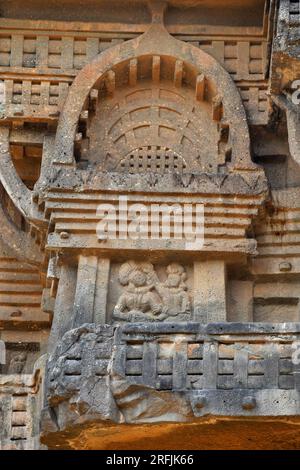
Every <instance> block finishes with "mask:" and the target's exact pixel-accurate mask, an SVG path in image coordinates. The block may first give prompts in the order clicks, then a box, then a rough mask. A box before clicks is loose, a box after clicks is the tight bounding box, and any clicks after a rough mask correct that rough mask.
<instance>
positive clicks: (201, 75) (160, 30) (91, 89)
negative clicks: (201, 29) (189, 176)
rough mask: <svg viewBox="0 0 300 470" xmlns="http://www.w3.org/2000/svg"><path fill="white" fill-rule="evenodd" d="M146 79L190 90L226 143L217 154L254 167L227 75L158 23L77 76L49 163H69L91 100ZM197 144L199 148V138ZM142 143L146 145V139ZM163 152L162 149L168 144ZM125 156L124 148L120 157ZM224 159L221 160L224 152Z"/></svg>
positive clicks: (244, 123)
mask: <svg viewBox="0 0 300 470" xmlns="http://www.w3.org/2000/svg"><path fill="white" fill-rule="evenodd" d="M146 79H148V80H149V81H150V82H151V83H152V86H153V83H156V84H157V86H158V85H159V84H161V83H163V81H164V80H167V81H169V83H172V87H173V89H174V90H175V89H177V91H178V90H180V89H181V90H184V88H185V89H187V88H189V89H190V91H191V90H192V93H193V100H194V103H195V104H196V105H197V103H203V104H204V103H206V105H208V104H209V106H210V111H209V112H210V119H211V121H212V122H215V123H217V124H218V125H217V126H216V128H217V129H218V132H219V134H220V137H219V142H221V146H222V143H224V142H225V143H228V145H227V147H226V145H225V147H226V149H225V150H223V153H224V152H225V153H226V152H229V153H230V158H229V159H228V160H227V161H228V162H229V164H230V166H231V168H232V169H245V170H246V169H250V170H251V169H254V168H256V165H255V164H254V163H253V162H252V161H251V155H250V139H249V131H248V125H247V118H246V114H245V109H244V107H243V104H242V101H241V97H240V95H239V93H238V91H237V89H236V86H235V84H234V83H233V81H232V79H231V77H230V75H229V74H228V73H227V72H226V71H225V70H224V68H223V67H222V66H221V65H220V64H219V63H218V62H217V61H216V60H215V59H214V58H213V57H211V56H210V55H209V54H207V53H205V52H204V51H202V50H200V49H198V48H196V47H194V46H191V45H190V44H186V43H183V42H181V41H179V40H176V39H174V38H173V37H171V36H170V35H169V34H168V33H167V31H166V30H165V28H164V27H163V26H162V25H160V24H152V25H151V26H150V28H149V30H148V31H147V32H146V33H144V34H143V35H142V36H140V37H138V38H136V39H133V40H130V41H128V42H125V43H122V44H120V45H117V46H115V47H114V48H112V49H109V50H107V51H105V52H103V53H102V54H100V55H99V56H97V57H96V58H95V59H94V60H93V61H92V62H91V63H89V64H87V65H86V66H85V67H84V68H83V69H82V71H81V72H80V73H79V74H78V75H77V77H76V79H75V81H74V83H73V85H72V87H71V89H70V92H69V95H68V97H67V100H66V103H65V105H64V108H63V110H62V113H61V116H60V119H59V124H58V129H57V134H56V140H55V151H54V155H53V159H52V163H54V164H55V165H74V164H75V141H76V135H78V132H79V131H78V129H79V123H80V119H82V115H83V112H84V111H86V110H88V109H91V108H93V106H95V105H94V102H95V101H97V99H99V103H101V100H105V99H106V98H107V97H108V98H111V97H113V96H114V95H115V94H117V93H118V91H119V90H122V89H124V90H128V89H129V88H131V89H132V88H133V87H136V86H138V85H139V82H142V81H143V80H146ZM125 93H126V92H125ZM191 102H192V101H190V103H191ZM98 106H99V104H98ZM189 111H191V110H189ZM125 114H126V113H125ZM183 118H184V116H183ZM195 121H196V119H195ZM181 123H182V121H181ZM165 127H168V126H165ZM177 127H179V126H177ZM211 132H214V130H211ZM224 135H225V139H224ZM196 141H197V139H196ZM217 141H218V139H217ZM108 144H109V141H107V140H106V142H103V140H101V145H107V146H108ZM198 144H199V147H201V145H202V143H201V142H199V143H198ZM156 145H158V147H160V146H161V144H159V143H158V144H154V147H156ZM146 146H147V147H149V144H148V143H147V144H146ZM150 146H151V145H150ZM152 150H153V149H152ZM133 151H135V152H139V151H143V147H141V145H137V146H136V147H134V146H133V147H132V148H129V149H128V153H127V157H128V158H130V152H133ZM165 151H166V152H167V151H168V145H166V150H165ZM172 155H173V157H174V155H175V157H176V158H177V155H178V151H177V150H176V149H175V150H174V149H173V154H172ZM125 156H126V152H125V154H123V157H122V158H123V159H124V158H125ZM224 158H225V160H226V156H225V157H224ZM178 159H179V160H180V165H181V166H183V167H184V165H185V162H184V156H183V155H180V154H179V155H178ZM112 160H113V164H112V165H111V166H112V167H114V166H116V165H117V164H118V163H119V161H117V160H116V158H115V156H114V155H113V156H112ZM221 160H222V159H221ZM124 164H125V165H126V164H128V162H127V163H126V162H125V163H124ZM191 170H192V171H193V168H191Z"/></svg>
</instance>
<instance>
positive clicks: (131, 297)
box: [107, 260, 194, 323]
mask: <svg viewBox="0 0 300 470" xmlns="http://www.w3.org/2000/svg"><path fill="white" fill-rule="evenodd" d="M193 277H194V275H193V266H190V265H189V266H187V265H183V264H180V263H177V262H170V263H168V264H151V263H149V262H143V261H134V260H130V261H126V262H124V263H112V265H111V269H110V279H109V289H108V301H107V320H108V322H109V323H110V322H113V321H118V320H120V319H121V318H124V321H146V320H147V318H149V319H150V320H151V319H152V320H153V321H154V319H156V321H174V322H176V321H191V320H192V313H193V297H194V295H193V289H194V287H193ZM114 312H115V313H116V315H114Z"/></svg>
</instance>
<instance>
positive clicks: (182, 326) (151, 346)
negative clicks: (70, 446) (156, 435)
mask: <svg viewBox="0 0 300 470" xmlns="http://www.w3.org/2000/svg"><path fill="white" fill-rule="evenodd" d="M299 337H300V329H299V325H298V324H284V325H279V324H263V323H260V324H256V325H253V324H249V323H248V324H238V323H232V324H225V323H223V324H222V323H219V324H208V325H206V326H205V325H200V324H199V323H165V324H160V323H148V324H145V323H131V324H125V325H123V326H119V327H116V328H114V327H112V326H109V325H102V326H100V325H99V326H95V325H93V324H86V325H83V326H82V327H80V328H77V329H74V330H71V331H69V332H67V333H66V334H65V336H64V337H63V339H62V341H61V342H60V343H59V344H58V346H57V349H56V351H55V352H54V353H53V354H52V356H51V357H50V360H49V361H48V382H47V399H48V409H47V408H46V409H45V410H44V421H43V423H44V424H43V440H44V442H46V441H47V436H49V435H53V433H56V432H61V431H63V430H66V429H68V428H69V426H70V425H72V426H74V425H75V424H79V423H80V424H81V426H84V427H86V426H89V423H90V424H91V423H93V422H95V421H107V420H108V421H111V422H119V423H122V422H126V423H137V422H140V423H144V422H162V421H178V422H187V421H193V420H195V419H196V418H199V417H201V416H207V415H212V416H289V415H295V414H297V413H299V409H300V408H299V407H300V395H299V387H300V367H299V365H297V363H298V361H297V360H295V358H296V356H297V350H296V349H295V348H296V346H297V343H296V342H297V341H298V340H299ZM50 416H52V417H53V416H55V419H49V417H50Z"/></svg>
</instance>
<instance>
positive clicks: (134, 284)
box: [113, 261, 162, 321]
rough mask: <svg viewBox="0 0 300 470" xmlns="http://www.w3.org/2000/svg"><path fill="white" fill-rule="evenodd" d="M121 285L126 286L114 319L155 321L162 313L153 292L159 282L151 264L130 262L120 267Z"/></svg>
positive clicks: (116, 307)
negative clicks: (156, 316)
mask: <svg viewBox="0 0 300 470" xmlns="http://www.w3.org/2000/svg"><path fill="white" fill-rule="evenodd" d="M119 281H120V284H121V285H123V286H125V292H124V293H123V294H121V296H120V297H119V300H118V302H117V305H116V306H115V309H114V313H113V318H114V319H116V320H122V321H145V320H155V315H158V314H159V313H160V312H161V311H162V306H161V305H160V303H159V302H158V301H157V298H156V296H155V293H154V292H153V290H154V288H155V284H156V283H157V282H158V279H157V276H156V273H155V271H154V269H153V265H152V264H151V263H137V262H135V261H128V262H126V263H124V264H122V266H121V267H120V270H119Z"/></svg>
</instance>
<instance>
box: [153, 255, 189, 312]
mask: <svg viewBox="0 0 300 470" xmlns="http://www.w3.org/2000/svg"><path fill="white" fill-rule="evenodd" d="M167 275H168V277H167V279H166V281H165V282H163V283H160V284H158V285H157V286H156V289H157V292H158V293H159V295H160V297H161V298H162V300H163V305H164V312H163V313H162V314H161V315H160V316H159V319H160V320H163V319H165V318H167V317H169V316H174V317H175V316H177V315H180V314H190V312H191V305H190V299H189V295H188V293H187V285H186V283H185V281H186V279H187V274H186V272H185V269H184V267H183V266H182V265H181V264H178V263H171V264H169V266H168V267H167Z"/></svg>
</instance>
